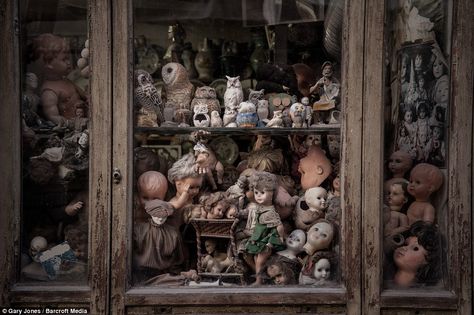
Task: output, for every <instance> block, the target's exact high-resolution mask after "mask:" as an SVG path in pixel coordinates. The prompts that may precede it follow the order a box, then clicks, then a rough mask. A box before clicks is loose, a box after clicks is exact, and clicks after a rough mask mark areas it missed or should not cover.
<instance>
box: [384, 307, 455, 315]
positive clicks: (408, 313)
mask: <svg viewBox="0 0 474 315" xmlns="http://www.w3.org/2000/svg"><path fill="white" fill-rule="evenodd" d="M381 314H382V315H454V314H456V311H449V310H418V309H414V308H413V306H412V307H410V309H405V310H403V309H402V310H401V309H399V310H382V312H381Z"/></svg>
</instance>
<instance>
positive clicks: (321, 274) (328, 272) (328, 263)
mask: <svg viewBox="0 0 474 315" xmlns="http://www.w3.org/2000/svg"><path fill="white" fill-rule="evenodd" d="M312 260H313V264H314V270H313V274H312V276H313V277H314V279H316V280H322V281H327V280H329V279H330V278H331V277H332V276H333V274H332V273H333V272H332V271H333V269H334V266H335V265H336V260H335V255H334V253H333V252H328V251H320V252H317V253H316V254H314V256H313V257H312Z"/></svg>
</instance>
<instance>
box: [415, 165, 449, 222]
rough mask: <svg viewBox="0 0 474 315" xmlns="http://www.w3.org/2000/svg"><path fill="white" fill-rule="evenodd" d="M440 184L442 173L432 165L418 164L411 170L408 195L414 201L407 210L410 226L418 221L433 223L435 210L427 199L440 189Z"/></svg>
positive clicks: (441, 182)
mask: <svg viewBox="0 0 474 315" xmlns="http://www.w3.org/2000/svg"><path fill="white" fill-rule="evenodd" d="M442 184H443V173H441V171H440V170H439V168H437V167H436V166H434V165H431V164H428V163H420V164H418V165H417V166H415V167H414V168H413V169H412V170H411V172H410V184H409V185H408V193H409V194H410V195H412V196H413V197H415V201H414V202H413V203H412V204H411V205H410V207H409V208H408V210H407V217H408V223H409V224H410V225H412V224H413V223H414V222H416V221H418V220H422V221H425V222H428V223H433V222H434V220H435V208H434V207H433V205H432V204H431V203H430V202H429V198H430V196H431V194H433V193H434V192H435V191H437V190H438V189H440V188H441V185H442Z"/></svg>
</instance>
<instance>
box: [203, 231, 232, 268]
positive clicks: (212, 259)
mask: <svg viewBox="0 0 474 315" xmlns="http://www.w3.org/2000/svg"><path fill="white" fill-rule="evenodd" d="M204 247H205V248H206V253H207V254H206V256H204V258H203V259H202V261H201V264H202V268H203V269H204V270H205V271H206V272H211V273H220V272H222V271H223V270H224V269H225V268H227V267H229V266H230V265H232V259H230V258H229V256H227V254H226V253H223V252H219V251H218V250H217V242H216V240H215V239H207V240H206V241H205V242H204Z"/></svg>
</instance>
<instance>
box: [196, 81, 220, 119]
mask: <svg viewBox="0 0 474 315" xmlns="http://www.w3.org/2000/svg"><path fill="white" fill-rule="evenodd" d="M201 104H205V105H207V110H208V112H209V113H212V112H213V111H217V112H218V113H219V114H220V112H221V104H220V103H219V100H218V99H217V94H216V90H215V89H214V88H212V87H210V86H201V87H198V88H197V89H196V92H195V93H194V98H193V100H192V102H191V109H193V110H194V106H196V105H201Z"/></svg>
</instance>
